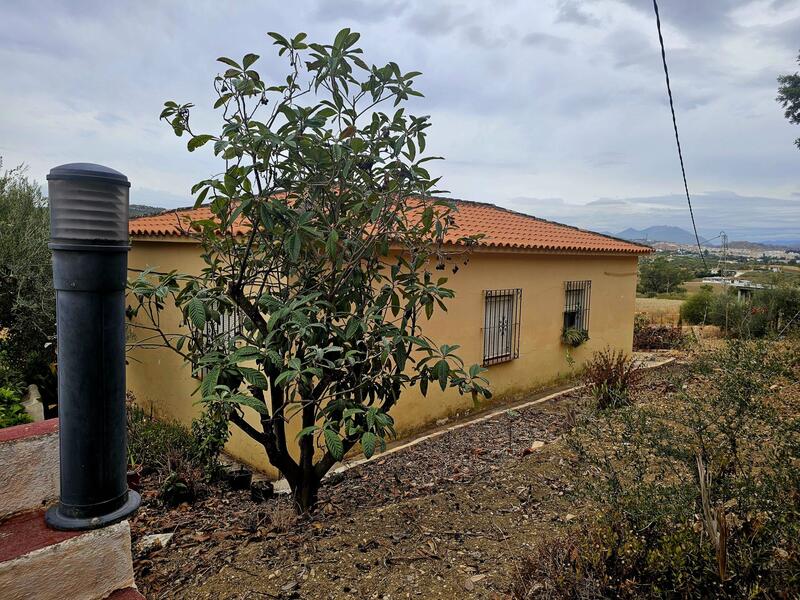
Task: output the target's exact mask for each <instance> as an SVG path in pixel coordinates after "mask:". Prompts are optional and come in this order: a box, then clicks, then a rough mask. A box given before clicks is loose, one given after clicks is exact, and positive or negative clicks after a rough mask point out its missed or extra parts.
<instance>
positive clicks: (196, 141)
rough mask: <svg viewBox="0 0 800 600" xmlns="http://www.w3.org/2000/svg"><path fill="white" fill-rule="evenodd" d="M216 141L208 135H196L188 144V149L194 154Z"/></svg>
mask: <svg viewBox="0 0 800 600" xmlns="http://www.w3.org/2000/svg"><path fill="white" fill-rule="evenodd" d="M213 139H214V136H213V135H208V134H206V133H204V134H203V135H196V136H194V137H193V138H192V139H190V140H189V142H188V143H187V144H186V147H187V148H188V149H189V152H194V151H195V150H197V149H198V148H199V147H200V146H203V145H205V144H206V143H207V142H209V141H211V140H213Z"/></svg>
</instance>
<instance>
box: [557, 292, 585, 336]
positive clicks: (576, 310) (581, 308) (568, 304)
mask: <svg viewBox="0 0 800 600" xmlns="http://www.w3.org/2000/svg"><path fill="white" fill-rule="evenodd" d="M591 304H592V280H591V279H582V280H576V281H565V282H564V309H563V311H562V326H561V333H562V334H563V333H565V332H566V331H567V330H568V329H577V330H579V331H584V332H586V333H587V334H588V333H589V315H590V311H591ZM567 315H573V318H574V320H573V321H572V324H571V325H568V324H567V319H568V317H567Z"/></svg>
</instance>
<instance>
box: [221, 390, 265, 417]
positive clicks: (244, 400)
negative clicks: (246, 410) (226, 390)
mask: <svg viewBox="0 0 800 600" xmlns="http://www.w3.org/2000/svg"><path fill="white" fill-rule="evenodd" d="M230 400H231V402H232V403H234V404H241V405H242V406H249V407H250V408H252V409H253V410H255V411H256V412H258V413H261V414H262V415H266V416H269V411H268V410H267V407H266V406H264V403H263V402H262V401H261V400H258V399H257V398H253V397H252V396H245V395H244V394H234V395H233V396H231V398H230Z"/></svg>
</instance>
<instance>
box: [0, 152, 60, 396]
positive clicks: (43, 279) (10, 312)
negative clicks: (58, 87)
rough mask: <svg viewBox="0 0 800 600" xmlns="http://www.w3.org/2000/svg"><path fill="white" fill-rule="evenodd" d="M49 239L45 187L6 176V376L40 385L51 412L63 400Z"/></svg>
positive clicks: (21, 172) (2, 279)
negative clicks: (58, 390)
mask: <svg viewBox="0 0 800 600" xmlns="http://www.w3.org/2000/svg"><path fill="white" fill-rule="evenodd" d="M49 239H50V217H49V211H48V209H47V200H46V199H45V198H44V197H43V196H42V192H41V189H40V187H39V184H38V183H36V182H35V181H33V180H32V179H30V178H29V177H28V175H27V173H26V169H25V168H24V167H22V166H20V167H17V168H15V169H12V170H10V171H6V172H3V173H0V331H1V332H2V333H3V335H2V336H0V371H2V372H4V373H6V374H7V375H9V374H10V376H11V377H12V378H13V379H14V380H16V381H15V382H16V383H19V384H25V385H30V384H32V383H35V384H36V385H37V386H38V387H39V391H40V392H41V394H42V398H43V400H44V404H45V407H46V406H48V405H49V404H54V403H55V402H56V400H57V398H56V396H57V393H56V387H57V385H56V377H55V370H54V369H53V368H52V367H53V364H54V363H55V345H54V344H53V342H54V340H55V334H56V331H55V330H56V322H55V293H54V291H53V278H52V267H51V262H50V250H49V248H48V247H47V243H48V241H49ZM0 375H2V373H0ZM0 385H6V382H0Z"/></svg>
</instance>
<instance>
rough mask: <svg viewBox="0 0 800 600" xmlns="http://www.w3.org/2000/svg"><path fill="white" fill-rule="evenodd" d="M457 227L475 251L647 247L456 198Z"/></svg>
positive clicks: (176, 231) (179, 228) (146, 223)
mask: <svg viewBox="0 0 800 600" xmlns="http://www.w3.org/2000/svg"><path fill="white" fill-rule="evenodd" d="M455 203H456V206H457V208H458V213H457V214H456V215H455V221H456V225H457V229H455V228H454V229H451V230H450V232H449V235H448V238H449V240H448V241H455V240H456V239H458V238H459V237H462V236H468V235H474V234H478V233H484V234H485V236H484V237H483V238H482V239H481V240H480V241H479V242H478V246H479V247H486V248H515V249H521V250H536V251H553V252H609V253H614V254H647V253H649V252H652V249H651V248H650V247H649V246H644V245H642V244H635V243H633V242H628V241H625V240H621V239H618V238H614V237H611V236H607V235H602V234H600V233H595V232H593V231H586V230H584V229H578V228H577V227H572V226H570V225H563V224H561V223H555V222H553V221H547V220H545V219H539V218H537V217H533V216H531V215H526V214H524V213H519V212H515V211H512V210H508V209H505V208H501V207H499V206H495V205H494V204H484V203H481V202H470V201H466V200H455ZM210 218H212V214H211V211H210V210H209V208H208V207H200V208H196V209H177V210H173V211H167V212H163V213H160V214H157V215H152V216H149V217H139V218H136V219H131V221H130V223H129V225H128V231H129V233H130V235H131V236H133V237H134V238H135V237H137V236H186V235H189V227H188V223H189V222H190V221H197V220H201V219H210ZM248 229H249V227H248V223H247V222H246V221H240V222H239V223H237V225H236V227H235V228H234V233H235V234H236V235H239V234H242V233H245V232H247V231H248Z"/></svg>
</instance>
